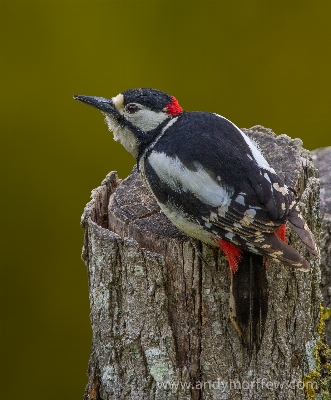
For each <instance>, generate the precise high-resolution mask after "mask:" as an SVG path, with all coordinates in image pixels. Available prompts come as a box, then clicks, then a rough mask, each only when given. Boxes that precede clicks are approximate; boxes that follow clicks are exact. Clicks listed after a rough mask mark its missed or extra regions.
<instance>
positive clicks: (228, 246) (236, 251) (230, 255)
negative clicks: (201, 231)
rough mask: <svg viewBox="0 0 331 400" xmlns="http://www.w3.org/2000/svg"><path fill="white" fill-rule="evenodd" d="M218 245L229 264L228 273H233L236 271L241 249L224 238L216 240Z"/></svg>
mask: <svg viewBox="0 0 331 400" xmlns="http://www.w3.org/2000/svg"><path fill="white" fill-rule="evenodd" d="M217 244H218V245H219V247H220V248H221V249H222V250H223V251H224V253H225V255H226V257H227V259H228V261H229V265H230V273H231V275H234V274H235V273H236V272H237V271H238V263H239V261H240V259H241V249H240V248H239V247H238V246H236V245H235V244H232V243H230V242H228V241H226V240H223V239H220V240H218V241H217Z"/></svg>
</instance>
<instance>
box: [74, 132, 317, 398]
mask: <svg viewBox="0 0 331 400" xmlns="http://www.w3.org/2000/svg"><path fill="white" fill-rule="evenodd" d="M245 132H246V133H247V134H248V135H249V136H251V137H253V138H255V139H256V140H258V141H259V143H260V147H261V149H262V151H263V153H264V155H265V157H266V158H267V160H268V161H269V163H270V164H271V165H272V166H273V167H274V168H275V169H276V171H277V172H278V173H279V174H280V175H281V176H282V177H283V178H284V180H285V182H286V183H287V184H288V185H289V186H292V187H293V188H295V189H296V190H297V192H298V194H299V196H300V206H301V208H302V210H303V214H304V216H305V218H306V220H307V223H308V225H309V226H310V228H311V230H312V231H313V232H314V233H315V234H316V236H317V237H318V235H319V229H320V218H319V181H318V179H317V172H316V169H315V167H314V165H313V163H312V161H311V158H310V154H309V152H308V151H306V150H304V149H303V148H302V147H301V145H302V143H301V141H300V140H299V139H294V140H292V139H291V138H289V137H288V136H286V135H280V136H276V135H275V134H274V133H273V132H272V131H271V130H269V129H265V128H263V127H261V126H257V127H254V128H251V129H249V130H245ZM82 226H83V227H84V229H85V243H84V248H83V259H84V261H85V263H86V265H87V267H88V275H89V294H90V302H91V324H92V331H93V341H92V352H91V358H90V363H89V382H88V384H87V387H86V391H85V399H86V400H87V399H90V400H91V399H94V400H97V399H104V400H106V399H107V400H108V399H137V400H138V399H139V400H142V399H146V400H147V399H159V400H163V399H180V400H184V399H205V400H207V399H284V400H285V399H286V400H288V399H304V398H305V391H304V390H303V387H302V382H303V377H304V376H307V374H308V373H309V372H310V371H311V370H312V369H313V368H314V365H315V364H316V363H315V364H314V359H315V358H314V354H313V353H314V347H315V345H316V343H317V341H318V340H319V334H318V331H317V328H318V324H319V305H320V302H321V293H320V288H319V285H320V269H319V265H318V260H316V259H314V258H313V257H311V256H310V255H309V253H308V252H307V251H306V249H305V248H304V246H303V245H302V244H301V243H300V240H299V239H298V238H297V236H296V235H295V233H294V232H293V231H292V230H291V228H289V230H288V242H289V243H290V244H291V245H292V246H294V247H296V248H297V249H298V250H299V251H300V252H301V253H302V254H304V256H305V257H306V258H307V259H308V260H309V261H310V262H311V270H310V272H308V273H304V272H300V271H295V270H294V269H291V268H289V267H286V266H283V265H282V264H277V263H274V262H272V261H270V260H268V262H267V280H268V296H269V308H268V315H267V319H266V323H265V329H264V336H263V340H262V343H261V348H260V350H259V352H258V353H254V354H253V356H252V357H251V358H250V357H249V356H248V354H247V351H246V350H245V349H244V348H243V346H242V343H241V341H240V338H239V336H238V334H237V332H236V330H235V328H234V326H233V325H232V323H231V321H230V316H229V295H230V276H229V267H228V263H227V260H226V259H225V257H224V255H223V254H222V253H221V252H220V251H217V250H215V249H213V248H210V247H208V246H206V245H203V244H201V243H199V242H194V241H192V240H191V239H189V238H188V237H186V236H185V235H183V234H181V233H180V232H179V231H178V230H177V229H176V228H175V227H174V226H173V225H172V224H171V223H170V222H169V221H168V220H167V218H166V217H165V216H164V215H163V214H162V213H161V212H160V210H159V207H158V205H157V204H156V202H155V200H154V198H153V197H152V196H151V194H150V193H149V191H148V190H147V189H146V188H145V187H144V185H143V183H142V182H141V180H140V178H139V175H138V173H137V171H136V169H135V168H134V170H133V172H132V174H131V175H130V176H129V177H128V178H127V179H125V180H124V181H120V180H119V179H118V177H117V174H116V173H115V172H112V173H110V174H108V175H107V177H106V179H105V180H104V181H103V182H102V186H100V187H99V188H97V189H95V190H94V191H93V192H92V201H91V202H90V203H88V205H87V206H86V208H85V211H84V214H83V217H82ZM200 253H201V254H202V257H200Z"/></svg>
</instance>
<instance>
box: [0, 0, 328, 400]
mask: <svg viewBox="0 0 331 400" xmlns="http://www.w3.org/2000/svg"><path fill="white" fill-rule="evenodd" d="M0 15H1V16H0V18H1V21H0V25H1V108H0V110H1V177H2V184H1V202H2V204H1V211H2V218H1V249H2V250H1V271H2V272H1V286H2V288H1V348H2V355H1V368H2V370H1V381H2V382H1V386H2V388H1V393H2V395H3V396H4V397H3V398H5V399H21V398H24V399H54V400H55V399H81V398H82V395H83V391H84V387H85V384H86V382H87V378H86V369H87V363H88V358H89V351H90V342H91V330H90V325H89V302H88V287H87V274H86V267H85V265H84V264H83V262H82V261H81V260H80V252H81V246H82V243H83V231H82V229H81V228H80V226H79V220H80V216H81V214H82V211H83V208H84V206H85V204H86V203H87V202H88V201H89V195H90V191H91V189H93V188H95V187H97V186H98V185H99V183H100V182H101V181H102V179H103V178H104V177H105V175H106V174H107V173H108V172H109V171H111V170H117V171H118V172H119V174H120V176H121V177H125V176H127V174H128V173H129V172H130V170H131V168H132V166H133V164H134V160H133V158H132V157H131V155H129V154H127V153H125V151H124V149H122V148H121V146H120V145H119V144H118V143H115V142H114V141H113V140H112V135H111V134H110V133H109V132H108V130H107V127H106V125H105V124H104V122H103V117H102V115H101V113H99V112H97V111H96V110H93V109H91V108H88V107H87V106H85V105H83V104H81V103H79V102H75V101H74V100H73V99H72V96H73V94H76V93H77V94H85V95H96V96H103V97H111V96H114V95H116V94H118V93H119V92H121V91H123V90H125V89H128V88H134V87H153V88H157V89H160V90H163V91H166V92H168V93H169V94H171V95H174V96H176V97H177V99H178V100H179V103H180V104H181V105H182V107H183V108H184V109H186V110H205V111H212V112H217V113H219V114H221V115H224V116H225V117H227V118H229V119H230V120H232V121H233V122H234V123H235V124H236V125H238V126H240V127H247V128H248V127H251V126H253V125H257V124H261V125H264V126H266V127H269V128H272V129H273V130H274V131H275V132H276V133H277V134H281V133H286V134H288V135H289V136H291V137H300V138H302V139H303V141H304V145H305V147H306V148H308V149H314V148H317V147H321V146H326V145H330V144H331V143H330V142H331V129H330V93H331V78H330V75H331V73H330V71H331V51H330V48H331V47H330V44H331V43H330V42H331V24H330V17H331V2H330V1H329V0H328V1H325V2H324V1H290V0H287V1H271V0H265V1H249V0H246V1H217V2H209V1H206V0H204V1H199V2H195V1H180V0H177V1H156V0H155V1H143V0H141V1H88V2H86V1H51V0H50V1H21V2H19V1H2V2H1V9H0Z"/></svg>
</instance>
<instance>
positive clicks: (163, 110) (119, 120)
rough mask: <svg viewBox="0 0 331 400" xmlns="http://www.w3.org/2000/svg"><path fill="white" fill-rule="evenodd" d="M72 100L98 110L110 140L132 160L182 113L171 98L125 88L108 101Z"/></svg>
mask: <svg viewBox="0 0 331 400" xmlns="http://www.w3.org/2000/svg"><path fill="white" fill-rule="evenodd" d="M74 99H75V100H79V101H81V102H83V103H85V104H88V105H89V106H91V107H94V108H97V109H98V110H100V111H102V113H103V114H104V115H105V121H106V123H107V125H108V128H109V130H110V131H112V132H113V134H114V140H116V141H119V142H120V143H121V144H122V145H123V146H124V147H125V149H126V150H127V151H129V152H130V153H131V154H132V155H133V156H134V157H135V158H137V157H138V154H139V153H140V152H141V148H142V147H144V146H146V145H148V144H149V143H151V142H152V141H153V139H154V138H155V136H157V135H158V134H159V133H160V132H159V131H160V128H162V127H163V126H165V125H166V124H167V122H169V121H170V120H171V119H172V118H174V117H177V116H178V115H179V114H180V113H181V112H182V111H183V110H182V108H181V107H180V105H179V104H178V102H177V100H176V99H175V98H174V97H173V96H170V95H168V94H166V93H164V92H160V91H159V90H156V89H129V90H126V91H124V92H122V93H120V94H118V95H117V96H115V97H113V98H111V99H105V98H103V97H94V96H81V95H75V96H74Z"/></svg>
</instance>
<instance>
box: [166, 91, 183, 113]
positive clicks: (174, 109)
mask: <svg viewBox="0 0 331 400" xmlns="http://www.w3.org/2000/svg"><path fill="white" fill-rule="evenodd" d="M171 100H172V101H171V103H169V104H167V113H168V114H171V115H174V116H176V115H178V114H180V113H181V112H182V111H183V109H182V107H181V106H180V105H179V104H178V101H177V99H176V98H175V97H174V96H171Z"/></svg>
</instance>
